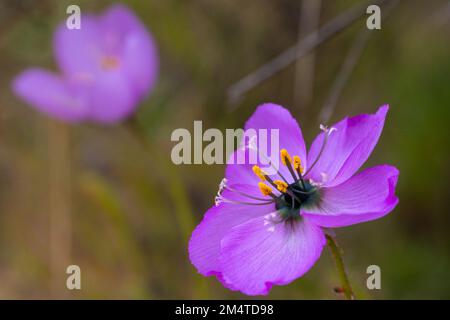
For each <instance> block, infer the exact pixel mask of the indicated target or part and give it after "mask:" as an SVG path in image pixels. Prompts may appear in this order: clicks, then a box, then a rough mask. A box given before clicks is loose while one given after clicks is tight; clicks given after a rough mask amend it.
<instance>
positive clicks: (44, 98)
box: [13, 69, 88, 122]
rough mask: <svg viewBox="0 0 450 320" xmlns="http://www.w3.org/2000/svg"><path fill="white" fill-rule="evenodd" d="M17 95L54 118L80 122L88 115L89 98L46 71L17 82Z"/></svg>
mask: <svg viewBox="0 0 450 320" xmlns="http://www.w3.org/2000/svg"><path fill="white" fill-rule="evenodd" d="M13 90H14V92H15V94H16V95H18V96H19V97H21V98H22V99H23V100H25V101H26V102H27V103H29V104H30V105H31V106H32V107H34V108H36V109H37V110H39V111H41V112H44V113H46V114H47V115H49V116H51V117H55V118H58V119H61V120H65V121H70V122H76V121H80V120H83V119H84V118H85V117H86V113H87V108H88V104H87V97H86V96H85V94H84V90H83V89H82V88H81V86H79V84H77V83H69V82H67V81H65V80H63V79H62V78H61V77H60V76H58V75H56V74H54V73H51V72H48V71H46V70H42V69H29V70H27V71H25V72H23V73H21V74H20V75H18V76H17V77H16V78H15V79H14V82H13Z"/></svg>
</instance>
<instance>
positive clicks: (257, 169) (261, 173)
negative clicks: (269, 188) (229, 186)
mask: <svg viewBox="0 0 450 320" xmlns="http://www.w3.org/2000/svg"><path fill="white" fill-rule="evenodd" d="M252 170H253V173H254V174H256V175H257V176H258V178H260V179H261V180H262V181H265V180H266V174H265V173H264V171H262V170H261V168H260V167H258V166H253V168H252Z"/></svg>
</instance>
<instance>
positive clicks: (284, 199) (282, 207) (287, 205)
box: [275, 181, 320, 218]
mask: <svg viewBox="0 0 450 320" xmlns="http://www.w3.org/2000/svg"><path fill="white" fill-rule="evenodd" d="M319 199H320V193H319V190H318V189H317V188H316V187H315V186H313V185H312V184H311V183H310V182H309V181H304V187H303V184H301V183H292V184H291V185H289V186H288V187H287V190H286V192H285V193H282V194H281V195H280V196H279V197H278V199H277V201H275V208H276V209H277V210H278V211H279V212H280V214H281V215H282V217H283V218H299V217H300V214H299V213H300V208H301V207H308V206H311V205H313V204H314V203H317V201H319Z"/></svg>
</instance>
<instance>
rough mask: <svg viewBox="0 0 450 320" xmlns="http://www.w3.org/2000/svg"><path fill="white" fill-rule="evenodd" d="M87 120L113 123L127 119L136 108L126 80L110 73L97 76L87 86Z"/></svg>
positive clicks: (134, 99)
mask: <svg viewBox="0 0 450 320" xmlns="http://www.w3.org/2000/svg"><path fill="white" fill-rule="evenodd" d="M89 95H90V104H91V108H90V110H89V119H90V120H93V121H96V122H103V123H114V122H117V121H120V120H122V119H125V118H127V117H128V116H129V115H130V114H131V113H132V112H133V111H134V110H135V108H136V107H137V101H136V99H137V98H136V97H135V96H134V95H133V92H132V90H131V88H130V85H129V83H128V82H127V80H126V78H125V77H123V76H122V75H121V74H120V73H116V72H112V73H109V74H108V73H105V74H102V75H99V76H98V77H97V79H96V80H95V81H94V83H92V84H91V85H90V86H89Z"/></svg>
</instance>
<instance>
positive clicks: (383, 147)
mask: <svg viewBox="0 0 450 320" xmlns="http://www.w3.org/2000/svg"><path fill="white" fill-rule="evenodd" d="M357 2H359V1H356V0H322V1H318V0H277V1H274V0H246V1H238V0H214V1H210V0H192V1H182V0H179V1H177V0H164V1H160V0H151V1H150V0H149V1H141V0H136V1H122V3H125V4H126V5H128V6H129V7H130V8H132V9H133V10H134V11H135V12H136V14H137V15H138V16H139V17H140V18H141V19H142V21H143V22H144V23H145V24H146V25H147V26H148V28H149V29H150V30H151V32H152V33H153V35H154V37H155V39H156V41H157V44H158V46H159V53H160V58H161V68H160V78H159V82H158V85H157V87H156V89H155V90H154V92H153V94H152V95H151V96H150V97H149V98H148V99H146V100H145V101H144V102H143V103H142V105H141V106H140V109H139V111H138V113H137V119H138V125H139V127H140V128H141V129H142V130H143V132H144V134H145V136H146V137H145V138H146V139H147V141H148V147H149V148H150V149H151V151H150V152H148V151H146V150H145V149H144V148H143V146H142V144H140V142H139V141H137V140H136V139H135V137H134V136H133V135H132V134H130V132H129V131H128V130H127V128H126V127H125V126H124V125H116V126H104V127H101V126H96V125H93V124H82V125H76V126H68V125H65V124H61V123H59V122H57V121H54V120H50V119H48V118H47V117H46V116H45V115H42V114H39V113H37V112H35V111H34V110H33V109H31V108H30V107H29V106H27V105H25V103H23V102H22V101H20V100H19V99H18V98H16V97H15V96H14V95H13V94H12V92H11V87H10V86H11V80H12V79H13V77H14V76H15V75H16V74H18V73H19V72H20V71H22V70H24V69H25V68H27V67H30V66H41V67H46V68H51V69H53V70H56V66H55V62H54V59H53V54H52V47H51V39H52V33H53V30H54V28H55V26H56V25H57V24H58V23H60V22H61V21H64V19H65V18H66V17H67V15H66V12H65V11H66V7H67V6H68V5H69V4H74V2H73V1H56V0H40V1H32V0H21V1H13V0H1V1H0V90H1V91H0V298H3V299H5V298H12V299H17V298H38V299H41V298H73V299H78V298H106V299H120V298H122V299H127V298H131V299H159V298H165V299H178V298H187V299H191V298H214V299H222V298H225V299H228V298H246V297H245V296H243V295H241V294H239V293H236V292H231V291H228V290H227V289H224V288H223V287H222V286H221V285H220V284H219V282H218V281H217V280H216V279H215V278H203V277H201V276H200V275H198V274H197V272H196V270H195V268H194V267H193V266H192V265H191V264H190V262H189V259H188V255H187V241H188V239H189V236H190V232H191V231H192V230H193V228H194V227H195V225H196V224H197V223H198V222H200V220H201V218H202V215H203V214H204V212H205V211H206V210H207V208H208V207H210V206H211V205H212V204H213V200H214V196H215V193H216V190H217V186H218V184H219V182H220V181H221V179H222V177H223V173H224V169H225V167H224V166H223V165H211V166H208V165H190V166H188V165H184V166H175V165H172V164H171V160H170V151H171V148H172V147H173V145H174V143H172V142H171V141H170V135H171V132H172V131H173V130H174V129H176V128H188V129H190V130H192V127H193V121H194V120H202V121H203V127H204V128H213V127H214V128H220V129H225V128H240V127H242V126H243V125H244V123H245V120H246V119H247V118H248V117H249V116H250V114H251V113H252V112H253V111H254V109H255V107H256V106H257V105H258V104H260V103H262V102H268V101H270V102H275V103H279V104H282V105H283V106H285V107H287V108H288V109H289V110H290V111H291V112H292V113H293V114H294V115H295V116H296V117H297V119H298V121H299V122H300V124H301V126H302V129H303V131H304V135H305V138H306V140H307V141H309V142H311V141H312V139H313V138H314V136H315V135H316V134H317V133H318V126H319V124H320V123H321V121H320V119H319V115H320V113H321V110H322V109H323V106H324V104H325V102H326V101H327V99H328V97H329V94H330V88H331V87H332V85H333V83H334V81H335V79H336V74H337V73H338V71H339V69H340V67H341V65H342V63H343V61H344V60H345V57H346V55H347V52H348V50H349V48H350V47H351V46H352V45H353V44H354V42H355V37H356V36H357V35H358V33H359V32H360V30H362V29H363V28H365V18H362V19H360V20H359V21H358V22H356V23H354V24H353V25H352V26H351V27H349V28H347V29H345V30H343V31H341V32H339V33H338V35H337V36H335V37H333V38H332V39H330V40H329V41H326V42H325V43H324V44H323V45H321V46H319V47H317V48H316V49H315V50H314V51H313V52H312V53H311V54H310V55H308V56H307V57H305V58H304V59H301V60H299V62H298V63H294V64H292V65H290V66H289V67H287V68H286V69H284V70H283V71H282V72H280V73H277V74H275V75H274V76H272V77H271V78H270V79H268V80H267V81H264V82H263V83H262V84H261V85H259V86H257V87H255V88H254V89H252V90H250V91H249V92H248V93H247V94H246V95H244V96H243V97H242V99H240V100H239V101H238V102H237V103H235V104H230V103H228V99H227V90H228V88H229V87H230V86H231V85H232V84H233V83H235V82H236V81H238V80H239V79H241V78H242V77H244V76H245V75H247V74H248V73H250V72H252V71H254V70H255V69H256V68H258V67H260V66H261V65H264V64H265V63H267V62H269V61H270V60H271V59H273V58H274V57H276V56H277V55H278V54H279V53H281V52H283V51H284V50H286V49H287V48H289V47H290V46H292V45H293V44H295V43H296V42H297V41H298V40H299V39H302V37H303V36H304V35H305V34H308V32H309V31H311V30H314V29H315V28H317V24H319V25H323V24H324V23H326V22H327V21H329V20H330V19H332V18H333V17H335V16H336V15H338V14H339V13H341V12H343V11H345V10H347V9H348V8H349V7H351V6H352V5H353V4H355V3H357ZM76 4H78V5H79V6H80V7H81V10H82V12H88V11H89V12H101V11H102V10H103V9H104V8H106V7H108V6H109V5H110V4H112V2H110V1H106V0H105V1H104V0H101V1H95V2H94V1H87V0H86V1H77V2H76ZM382 12H383V9H382ZM314 15H315V17H316V18H317V21H314V20H315V19H313V18H314ZM305 17H306V18H305ZM308 17H309V18H312V19H307V18H308ZM449 35H450V5H449V1H444V0H442V1H441V0H433V1H421V0H415V1H400V3H399V5H398V6H396V7H395V8H394V9H393V11H392V12H391V14H390V16H389V17H388V18H387V19H386V20H385V21H383V24H382V30H379V31H371V34H370V36H369V39H368V42H367V45H366V46H365V48H364V51H363V54H362V56H361V57H360V59H358V61H356V66H355V69H354V72H353V73H352V74H351V76H350V77H349V79H348V81H345V87H344V89H343V91H342V94H340V95H339V99H338V100H337V103H336V107H335V109H334V112H333V114H332V115H331V119H330V121H329V122H328V123H329V124H332V123H334V122H335V121H337V120H339V119H341V118H342V117H344V116H346V115H355V114H359V113H369V112H370V113H372V112H375V111H376V109H377V107H378V106H380V105H382V104H384V103H389V104H390V105H391V109H390V113H389V115H388V118H387V121H386V125H385V129H384V132H383V135H382V137H381V139H380V142H379V144H378V146H377V148H376V149H375V151H374V153H373V155H372V156H371V158H370V159H369V161H368V163H366V165H365V166H370V165H374V164H382V163H390V164H393V165H395V166H397V167H398V168H399V169H400V178H399V183H398V187H397V194H398V196H399V198H400V204H399V205H398V206H397V208H396V209H395V210H394V211H393V212H392V213H391V214H390V215H388V216H386V217H385V218H383V219H380V220H377V221H374V222H369V223H365V224H360V225H355V226H352V227H348V228H345V229H339V230H337V231H336V232H337V237H338V240H339V242H340V244H341V246H342V247H343V249H344V251H345V256H344V259H345V261H346V264H347V268H348V272H349V276H350V279H351V281H352V285H353V286H354V289H355V291H356V295H357V297H358V298H366V299H372V298H374V299H382V298H385V299H392V298H395V299H408V298H413V299H415V298H425V299H431V298H441V299H442V298H447V299H448V298H450V279H449V277H450V276H449V271H450V250H449V249H450V233H449V227H450V210H449V206H450V194H449V190H450V189H449V186H448V185H447V183H448V182H449V179H450V175H449V173H450V169H449V142H450V141H449V137H450V129H449V125H448V123H449V120H450V117H449V113H450V111H449V108H450V90H449V89H450V88H449V84H450V59H449V57H450V41H449V40H450V37H449ZM69 264H76V265H79V266H80V267H81V275H82V290H81V291H76V290H75V291H68V290H67V289H66V287H65V279H66V276H67V275H66V274H65V268H66V266H67V265H69ZM371 264H376V265H379V266H380V267H381V271H382V289H381V290H374V291H369V290H368V289H367V288H366V278H367V276H368V275H367V274H366V268H367V266H369V265H371ZM338 284H339V283H338V278H337V275H336V272H335V267H334V262H333V261H332V259H331V256H330V254H329V251H328V249H327V248H326V249H325V250H324V252H323V254H322V257H321V259H320V260H319V262H318V263H317V264H316V265H315V266H314V267H313V268H312V269H311V271H310V272H309V273H307V275H305V276H304V277H302V278H301V279H298V280H296V281H294V282H293V283H292V284H290V285H288V286H283V287H274V288H273V290H272V291H271V293H270V295H269V296H268V298H274V299H303V298H319V299H335V298H340V297H338V296H336V294H335V293H334V292H333V290H332V288H333V287H334V286H335V285H338Z"/></svg>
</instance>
